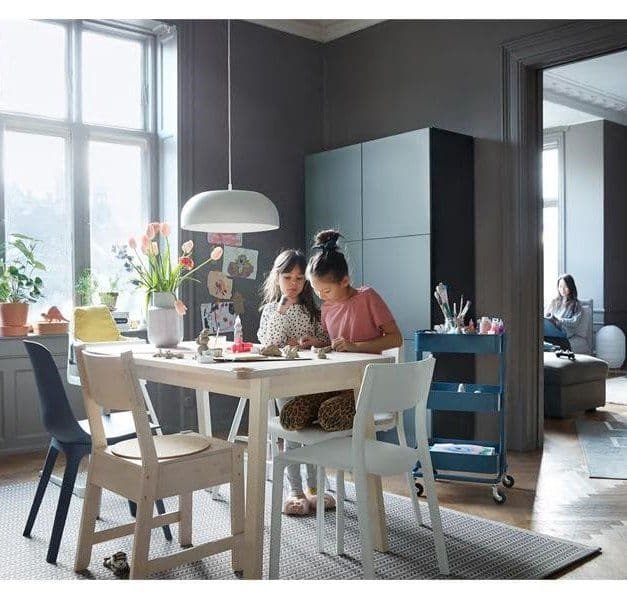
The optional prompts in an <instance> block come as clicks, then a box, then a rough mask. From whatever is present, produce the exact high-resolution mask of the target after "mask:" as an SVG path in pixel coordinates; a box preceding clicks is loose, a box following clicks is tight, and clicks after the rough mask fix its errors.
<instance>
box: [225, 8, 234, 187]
mask: <svg viewBox="0 0 627 600" xmlns="http://www.w3.org/2000/svg"><path fill="white" fill-rule="evenodd" d="M227 23H228V26H227V34H226V40H227V52H226V56H227V66H228V80H227V87H228V89H229V99H228V111H229V117H228V120H229V190H232V189H233V185H232V183H231V20H230V19H229V20H228V21H227Z"/></svg>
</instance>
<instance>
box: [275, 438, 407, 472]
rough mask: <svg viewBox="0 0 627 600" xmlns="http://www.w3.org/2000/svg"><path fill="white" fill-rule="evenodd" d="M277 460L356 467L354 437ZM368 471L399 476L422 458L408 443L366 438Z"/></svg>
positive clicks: (284, 454)
mask: <svg viewBox="0 0 627 600" xmlns="http://www.w3.org/2000/svg"><path fill="white" fill-rule="evenodd" d="M275 460H283V461H285V462H292V463H308V464H313V465H322V466H325V467H331V468H332V469H337V470H339V471H350V470H352V469H353V466H352V465H353V457H352V439H351V438H347V437H344V438H336V439H332V440H327V441H325V442H321V443H319V444H313V445H311V446H303V447H302V448H294V449H293V450H288V451H287V452H282V453H280V454H278V455H277V456H276V458H275ZM365 460H366V471H367V472H368V473H373V474H375V475H396V474H398V473H404V472H406V471H410V470H411V469H412V468H413V467H414V465H415V464H416V461H417V460H418V454H417V451H416V450H415V449H414V448H408V447H407V446H397V445H396V444H388V443H386V442H378V441H375V440H366V442H365Z"/></svg>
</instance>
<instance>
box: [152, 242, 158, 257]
mask: <svg viewBox="0 0 627 600" xmlns="http://www.w3.org/2000/svg"><path fill="white" fill-rule="evenodd" d="M150 253H151V254H153V255H154V256H157V254H159V244H157V242H151V243H150Z"/></svg>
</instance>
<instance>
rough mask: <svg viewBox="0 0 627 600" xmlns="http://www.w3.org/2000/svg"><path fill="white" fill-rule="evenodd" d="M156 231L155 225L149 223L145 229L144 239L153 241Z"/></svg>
mask: <svg viewBox="0 0 627 600" xmlns="http://www.w3.org/2000/svg"><path fill="white" fill-rule="evenodd" d="M157 233H158V231H157V230H156V229H155V224H154V223H149V224H148V227H146V237H147V238H148V239H149V240H154V239H155V235H157Z"/></svg>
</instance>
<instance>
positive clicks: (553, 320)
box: [544, 274, 582, 350]
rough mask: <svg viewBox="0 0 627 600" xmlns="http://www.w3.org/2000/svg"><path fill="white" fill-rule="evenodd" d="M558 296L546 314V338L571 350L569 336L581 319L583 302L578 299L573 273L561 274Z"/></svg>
mask: <svg viewBox="0 0 627 600" xmlns="http://www.w3.org/2000/svg"><path fill="white" fill-rule="evenodd" d="M557 292H558V294H557V297H556V298H554V299H553V300H551V302H550V303H549V306H548V308H547V310H546V312H545V315H544V339H545V340H546V341H547V342H550V343H551V344H556V345H557V346H560V347H561V348H564V349H566V350H570V349H571V346H570V341H569V338H570V337H572V336H573V335H574V334H575V333H576V332H577V328H578V324H579V321H580V320H581V315H582V309H581V303H580V302H579V300H578V299H577V286H576V285H575V280H574V279H573V276H572V275H568V274H566V275H561V276H560V278H559V279H558V280H557Z"/></svg>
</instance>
